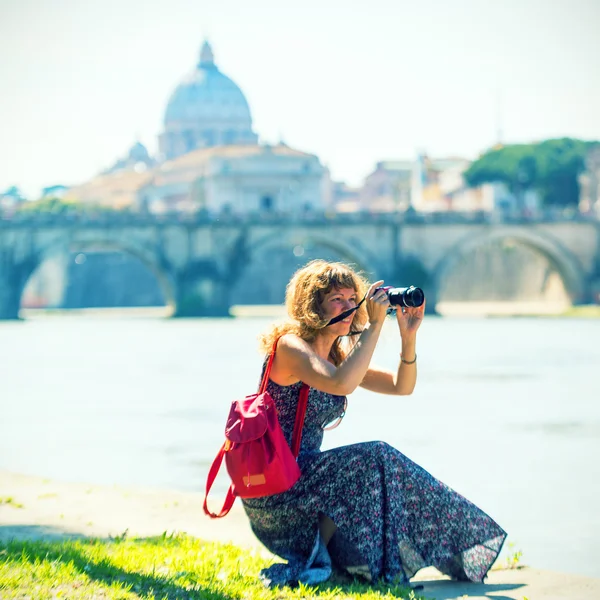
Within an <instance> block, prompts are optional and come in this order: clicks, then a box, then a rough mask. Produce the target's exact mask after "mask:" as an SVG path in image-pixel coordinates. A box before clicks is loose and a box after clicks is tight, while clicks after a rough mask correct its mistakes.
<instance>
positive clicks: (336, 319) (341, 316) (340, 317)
mask: <svg viewBox="0 0 600 600" xmlns="http://www.w3.org/2000/svg"><path fill="white" fill-rule="evenodd" d="M386 287H387V288H389V286H386ZM366 299H367V294H365V295H364V298H363V299H362V300H361V301H360V302H359V303H358V304H357V305H356V306H355V307H354V308H349V309H348V310H345V311H344V312H343V313H340V314H339V315H338V316H337V317H333V319H331V320H330V321H329V323H327V325H325V327H329V326H330V325H335V324H336V323H339V322H340V321H343V320H344V319H346V318H348V317H349V316H350V315H351V314H352V313H354V312H355V311H357V310H358V309H359V308H360V306H361V304H362V303H363V302H364V301H365V300H366ZM390 313H391V311H388V314H390ZM361 333H362V331H350V332H349V333H348V335H360V334H361Z"/></svg>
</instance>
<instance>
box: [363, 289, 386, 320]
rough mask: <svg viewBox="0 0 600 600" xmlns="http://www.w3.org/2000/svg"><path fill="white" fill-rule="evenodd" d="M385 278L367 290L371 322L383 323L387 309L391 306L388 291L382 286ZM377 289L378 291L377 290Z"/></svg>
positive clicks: (367, 303) (368, 311)
mask: <svg viewBox="0 0 600 600" xmlns="http://www.w3.org/2000/svg"><path fill="white" fill-rule="evenodd" d="M382 284H383V279H381V280H380V281H376V282H375V283H374V284H373V285H372V286H371V287H370V288H369V291H368V292H367V299H366V301H365V303H366V305H367V313H368V315H369V323H383V321H384V320H385V315H386V314H387V309H388V308H389V307H390V301H389V300H388V297H387V292H386V291H385V290H384V289H379V290H377V288H381V286H382ZM375 290H377V291H375Z"/></svg>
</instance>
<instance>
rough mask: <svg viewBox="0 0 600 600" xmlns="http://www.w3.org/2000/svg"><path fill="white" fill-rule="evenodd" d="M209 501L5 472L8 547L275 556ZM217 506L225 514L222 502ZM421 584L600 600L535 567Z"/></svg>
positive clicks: (507, 599)
mask: <svg viewBox="0 0 600 600" xmlns="http://www.w3.org/2000/svg"><path fill="white" fill-rule="evenodd" d="M202 503H203V495H202V494H199V493H185V492H175V491H165V490H157V489H140V488H125V487H122V486H98V485H92V484H90V485H86V484H73V483H62V482H57V481H51V480H47V479H42V478H39V477H29V476H24V475H18V474H13V473H8V472H5V471H0V541H7V540H9V539H11V538H19V539H25V538H29V539H40V538H50V539H57V538H64V537H69V536H90V537H108V536H117V535H122V534H123V533H124V532H126V531H127V535H129V536H140V537H146V536H154V535H161V534H162V533H163V532H165V531H167V532H168V533H171V532H185V533H187V534H189V535H192V536H194V537H198V538H202V539H205V540H215V541H230V542H233V543H235V544H237V545H239V546H243V547H247V548H252V549H257V550H259V551H261V552H264V553H265V555H269V554H268V552H266V550H264V549H263V548H262V547H261V545H260V544H259V542H258V541H257V540H256V538H255V537H254V535H253V534H252V532H251V530H250V527H249V525H248V521H247V519H246V516H245V514H244V512H243V509H242V507H241V503H240V502H239V501H238V502H237V503H236V504H235V505H234V508H233V510H232V511H231V513H230V514H229V515H228V516H227V517H225V518H224V519H219V520H211V519H208V518H207V517H205V516H204V513H203V512H202ZM211 507H212V508H213V510H214V509H216V508H217V507H218V508H220V504H219V499H218V498H217V499H213V501H212V504H211ZM565 552H568V548H565ZM499 562H500V563H502V562H505V561H503V560H502V559H501V560H500V561H499ZM417 580H419V581H421V582H424V584H425V590H424V592H421V593H423V594H424V595H425V596H426V597H428V598H432V599H433V598H436V599H437V600H453V599H458V598H463V599H464V598H468V599H471V600H478V599H482V600H483V599H488V600H489V599H492V598H495V599H496V600H523V599H524V598H527V599H528V600H542V599H543V600H558V599H561V600H567V599H568V600H597V599H598V598H600V579H594V578H589V577H582V576H579V575H568V574H563V573H555V572H551V571H541V570H538V569H535V568H531V567H523V568H519V569H497V568H495V569H494V570H492V571H491V572H490V575H489V577H488V579H487V580H486V583H485V584H474V583H467V584H465V583H458V582H451V581H449V580H448V579H447V578H445V577H443V576H441V575H440V574H439V573H438V572H437V571H436V570H435V569H424V570H422V571H421V572H419V573H418V575H417V577H416V578H415V579H414V580H413V581H417Z"/></svg>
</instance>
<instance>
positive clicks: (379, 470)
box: [243, 260, 506, 584]
mask: <svg viewBox="0 0 600 600" xmlns="http://www.w3.org/2000/svg"><path fill="white" fill-rule="evenodd" d="M382 284H383V281H377V282H375V283H374V284H373V285H371V286H370V287H368V286H367V284H366V282H365V281H364V280H363V279H362V278H361V277H360V276H359V275H358V274H357V273H355V272H354V271H353V270H352V269H350V268H349V267H348V266H347V265H344V264H342V263H329V262H326V261H322V260H316V261H312V262H310V263H309V264H307V265H306V266H305V267H303V268H302V269H300V270H299V271H297V272H296V273H295V274H294V276H293V278H292V279H291V281H290V283H289V284H288V288H287V293H286V305H287V309H288V313H289V316H290V317H291V320H290V321H288V322H287V323H285V324H283V325H279V326H276V327H274V328H273V329H272V330H271V331H269V332H268V333H267V334H266V335H264V336H263V337H262V338H261V342H262V347H263V350H265V351H266V352H267V353H269V352H270V351H271V349H272V348H273V344H274V343H275V341H277V340H278V341H277V349H276V353H275V359H274V361H273V366H272V369H271V374H270V380H269V383H268V387H267V390H268V392H269V393H270V394H271V396H272V397H273V399H274V401H275V403H276V406H277V413H278V416H279V421H280V424H281V427H282V429H283V431H284V434H285V436H286V438H287V440H288V443H291V437H292V430H293V427H294V421H295V417H296V406H297V403H298V395H299V391H300V388H301V386H302V384H303V383H305V384H307V385H309V386H310V388H311V389H310V394H309V401H308V406H307V411H306V418H305V422H304V428H303V433H302V443H301V447H300V454H299V456H298V464H299V465H300V469H301V471H302V475H301V477H300V479H299V480H298V482H297V483H296V484H295V485H294V486H293V487H292V488H291V489H290V490H288V491H286V492H284V493H282V494H277V495H274V496H267V497H263V498H253V499H245V500H244V501H243V504H244V508H245V511H246V513H247V515H248V517H249V519H250V524H251V527H252V529H253V531H254V533H255V534H256V536H257V537H258V538H259V539H260V540H261V542H262V543H263V544H264V545H265V546H266V547H267V548H268V549H269V550H271V551H272V552H273V553H274V554H277V555H278V556H281V557H282V558H284V559H286V560H287V561H288V563H287V564H277V565H273V566H272V567H270V568H269V569H266V570H265V571H264V572H263V573H262V576H263V578H264V580H265V582H266V583H267V584H285V583H292V582H296V581H302V582H304V583H316V582H318V581H323V580H325V579H327V578H328V577H329V575H330V574H331V567H332V563H333V565H334V566H335V567H338V568H341V569H345V570H347V571H349V572H350V573H353V574H360V575H363V576H365V577H366V578H367V579H369V580H371V581H377V580H379V579H380V578H383V579H384V580H385V581H390V582H391V581H398V582H403V583H406V582H407V581H408V579H410V578H411V577H412V576H413V575H414V574H415V573H416V572H417V571H418V570H419V569H421V568H422V567H425V566H435V567H437V568H438V569H439V570H440V571H442V572H444V573H446V574H448V575H451V576H453V577H455V578H457V579H463V580H472V581H482V580H483V578H484V577H485V575H486V573H487V571H488V569H489V568H490V567H491V565H492V564H493V562H494V561H495V559H496V557H497V555H498V553H499V552H500V549H501V547H502V544H503V542H504V540H505V538H506V533H505V532H504V531H503V529H502V528H501V527H499V526H498V525H497V524H496V523H495V522H494V521H493V520H492V519H491V518H490V517H489V516H488V515H486V514H485V513H484V512H482V511H481V510H480V509H479V508H477V507H476V506H474V505H473V504H472V503H470V502H469V501H468V500H466V499H465V498H463V497H462V496H461V495H460V494H458V493H456V492H454V491H453V490H452V489H450V488H449V487H448V486H446V485H444V484H443V483H442V482H440V481H438V480H437V479H435V478H434V477H433V476H432V475H430V474H429V473H428V472H427V471H425V470H424V469H422V468H421V467H419V466H418V465H416V464H415V463H413V462H412V461H411V460H409V459H408V458H407V457H405V456H404V455H403V454H401V453H400V452H399V451H398V450H396V449H394V448H392V447H391V446H389V445H387V444H385V443H384V442H366V443H360V444H354V445H351V446H345V447H340V448H335V449H333V450H328V451H324V452H321V450H320V446H321V442H322V440H323V430H324V428H325V427H326V426H327V425H328V424H330V423H332V422H333V421H335V420H336V419H337V420H339V419H340V418H341V417H342V416H343V415H344V412H345V409H346V396H347V395H348V394H351V393H352V392H353V391H354V390H355V389H356V388H357V387H358V386H362V387H364V388H366V389H368V390H370V391H373V392H379V393H381V394H392V395H407V394H411V393H412V391H413V389H414V387H415V383H416V380H417V355H416V333H417V330H418V328H419V326H420V324H421V322H422V320H423V314H424V309H425V305H424V304H423V305H422V306H420V307H419V308H406V309H404V310H397V311H396V319H397V321H398V326H399V329H400V336H401V340H402V352H401V355H400V360H399V364H398V370H397V372H395V373H393V372H390V371H386V370H383V369H379V368H376V367H373V366H371V364H370V363H371V357H372V356H373V351H374V350H375V346H376V344H377V340H378V338H379V335H380V333H381V329H382V325H383V323H384V320H385V318H386V314H387V311H388V308H389V306H390V304H389V301H388V298H387V293H386V292H385V290H384V289H381V288H380V286H381V285H382ZM367 287H368V289H367ZM365 294H366V296H365ZM363 297H365V298H366V299H365V301H364V302H363V303H362V304H360V301H361V300H362V299H363ZM359 304H360V306H358V305H359ZM357 306H358V308H356V307H357ZM353 308H354V309H356V310H354V312H352V313H351V314H349V315H348V316H346V317H345V318H341V319H335V317H337V316H338V315H341V314H342V313H344V312H346V311H349V310H350V309H353ZM332 320H333V321H334V322H333V323H331V321H332ZM358 332H360V335H355V334H357V333H358Z"/></svg>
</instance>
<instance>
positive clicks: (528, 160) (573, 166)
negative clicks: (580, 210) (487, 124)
mask: <svg viewBox="0 0 600 600" xmlns="http://www.w3.org/2000/svg"><path fill="white" fill-rule="evenodd" d="M599 143H600V142H587V141H582V140H576V139H571V138H561V139H552V140H545V141H543V142H539V143H537V144H512V145H509V146H503V147H500V148H494V149H492V150H490V151H489V152H486V153H485V154H484V155H483V156H481V157H480V158H479V159H478V160H476V161H475V162H473V163H472V164H471V166H470V167H469V169H467V171H466V172H465V179H466V181H467V183H468V184H469V185H470V186H472V187H475V186H478V185H481V184H483V183H491V182H501V183H504V184H506V186H507V187H508V189H509V190H510V191H511V193H513V194H514V195H515V196H516V197H517V198H520V197H522V194H523V193H524V192H525V191H527V190H530V189H533V190H537V191H538V192H539V194H540V197H541V200H542V204H543V206H561V207H566V206H577V204H578V202H579V181H578V177H579V175H580V174H581V172H582V171H583V170H584V168H585V167H584V163H585V156H586V154H587V152H588V151H589V150H590V148H591V147H592V146H594V145H596V144H599Z"/></svg>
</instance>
